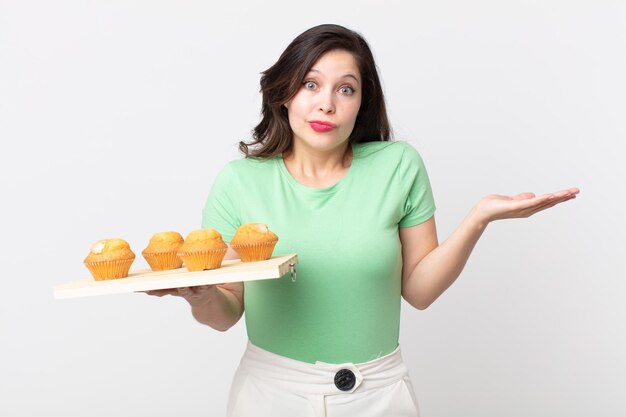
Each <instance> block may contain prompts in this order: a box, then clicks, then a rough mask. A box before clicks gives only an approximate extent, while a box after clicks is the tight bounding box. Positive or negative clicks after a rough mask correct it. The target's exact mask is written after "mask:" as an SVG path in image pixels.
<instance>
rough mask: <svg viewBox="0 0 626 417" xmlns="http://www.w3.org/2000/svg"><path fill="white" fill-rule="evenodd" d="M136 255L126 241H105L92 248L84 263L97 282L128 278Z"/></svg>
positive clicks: (100, 241) (95, 244) (98, 242)
mask: <svg viewBox="0 0 626 417" xmlns="http://www.w3.org/2000/svg"><path fill="white" fill-rule="evenodd" d="M134 260H135V254H134V253H133V251H132V250H131V249H130V245H129V244H128V242H126V241H125V240H124V239H103V240H99V241H97V242H96V243H94V244H93V245H92V246H91V250H90V251H89V255H87V257H86V258H85V260H84V261H83V263H84V264H85V266H86V267H87V268H88V269H89V271H90V272H91V275H93V277H94V279H95V280H96V281H102V280H106V279H117V278H126V277H127V276H128V270H129V269H130V265H131V264H132V263H133V261H134Z"/></svg>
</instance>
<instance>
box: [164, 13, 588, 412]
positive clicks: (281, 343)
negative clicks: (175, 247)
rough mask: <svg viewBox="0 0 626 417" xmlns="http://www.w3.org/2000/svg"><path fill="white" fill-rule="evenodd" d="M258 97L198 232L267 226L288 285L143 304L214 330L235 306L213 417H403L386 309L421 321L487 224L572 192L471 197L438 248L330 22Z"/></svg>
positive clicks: (375, 88)
mask: <svg viewBox="0 0 626 417" xmlns="http://www.w3.org/2000/svg"><path fill="white" fill-rule="evenodd" d="M261 91H262V94H263V106H262V116H263V117H262V120H261V122H260V123H259V125H258V126H257V127H256V128H255V130H254V140H253V141H252V142H251V143H244V142H242V143H240V149H241V150H242V151H243V153H244V154H245V155H246V158H244V159H242V160H238V161H233V162H231V163H230V164H228V165H227V166H226V167H225V169H224V170H223V171H222V172H221V173H220V174H219V175H218V177H217V179H216V181H215V183H214V184H213V188H212V190H211V193H210V195H209V198H208V200H207V203H206V206H205V209H204V213H203V227H213V228H216V229H217V230H218V231H219V232H220V233H222V235H223V237H224V239H225V240H226V241H230V239H232V237H233V235H234V232H235V230H236V228H237V227H238V226H239V225H241V224H244V223H254V222H258V223H265V224H268V225H269V227H270V228H271V229H272V230H273V231H274V232H275V233H276V234H277V235H278V236H279V237H280V240H279V242H278V245H277V247H276V249H275V253H298V255H299V265H298V279H297V281H296V282H292V281H291V280H290V279H289V277H283V278H281V279H277V280H264V281H253V282H246V283H245V285H244V284H243V283H234V284H224V285H215V286H204V287H194V288H181V289H177V290H165V291H159V292H152V294H155V295H164V294H172V295H180V296H183V297H184V298H185V299H186V300H187V301H188V302H189V303H190V305H191V307H192V312H193V315H194V317H195V318H196V319H197V320H198V321H200V322H201V323H204V324H207V325H209V326H211V327H213V328H215V329H218V330H226V329H228V328H230V327H231V326H232V325H234V324H235V323H236V322H237V321H238V320H239V319H240V318H241V316H242V315H243V312H244V305H245V311H246V325H247V331H248V337H249V340H250V341H249V344H248V348H247V350H246V353H245V354H244V357H243V359H242V361H241V365H240V367H239V369H238V371H237V374H236V375H235V379H234V382H233V385H232V388H231V394H230V400H229V406H228V415H229V416H296V415H297V416H326V415H329V416H331V415H332V416H416V415H418V410H417V402H416V401H415V396H414V394H413V388H412V385H411V382H410V379H409V377H408V373H407V370H406V367H405V365H404V364H403V362H402V358H401V354H400V349H399V346H398V338H399V322H400V301H401V298H400V297H401V296H402V297H404V299H405V300H406V301H407V302H409V303H410V304H411V305H412V306H414V307H416V308H418V309H425V308H426V307H428V306H429V305H430V304H431V303H432V302H433V301H434V300H435V299H437V297H439V296H440V295H441V294H442V293H443V292H444V291H445V290H446V289H447V288H448V287H449V286H450V285H451V284H452V283H453V282H454V280H455V279H456V278H457V277H458V276H459V274H460V272H461V270H462V269H463V267H464V265H465V262H466V261H467V259H468V257H469V255H470V253H471V251H472V249H473V247H474V245H475V244H476V242H477V241H478V239H479V237H480V236H481V234H482V232H483V231H484V229H485V227H486V226H487V224H489V222H491V221H494V220H497V219H505V218H515V217H528V216H530V215H532V214H534V213H536V212H538V211H541V210H544V209H547V208H549V207H552V206H554V205H556V204H558V203H561V202H564V201H567V200H570V199H572V198H575V196H576V194H577V193H578V190H577V189H575V188H572V189H568V190H564V191H560V192H557V193H553V194H547V195H543V196H538V197H537V196H535V195H533V194H532V193H523V194H520V195H517V196H514V197H507V196H496V195H492V196H488V197H485V198H483V199H482V200H481V201H480V202H479V203H478V204H477V205H476V206H474V207H473V208H472V210H471V211H470V212H469V214H468V215H467V217H466V218H465V220H464V221H463V222H462V224H461V225H460V227H459V228H458V229H457V230H456V231H455V232H454V233H453V234H452V235H451V236H450V237H449V238H448V240H446V241H445V242H444V243H442V244H441V245H439V243H438V240H437V234H436V228H435V219H434V216H433V214H434V211H435V205H434V201H433V196H432V191H431V189H430V184H429V181H428V176H427V173H426V170H425V168H424V165H423V162H422V160H421V158H420V156H419V154H418V153H417V151H416V150H415V149H413V148H412V147H411V146H410V145H408V144H406V143H404V142H392V141H390V127H389V123H388V120H387V114H386V109H385V102H384V97H383V93H382V88H381V84H380V80H379V78H378V74H377V70H376V66H375V63H374V59H373V57H372V53H371V51H370V49H369V47H368V45H367V43H366V41H365V40H364V39H363V38H362V37H361V36H360V35H359V34H357V33H355V32H353V31H351V30H348V29H346V28H344V27H341V26H337V25H321V26H317V27H314V28H311V29H309V30H307V31H305V32H304V33H302V34H301V35H299V36H298V37H297V38H296V39H294V41H293V42H292V43H291V44H290V45H289V46H288V47H287V49H286V50H285V51H284V52H283V54H282V55H281V57H280V58H279V60H278V61H277V62H276V64H274V65H273V66H272V67H271V68H269V69H268V70H267V71H265V72H264V73H263V77H262V79H261ZM233 255H234V253H233V252H232V251H230V249H229V252H228V254H227V256H228V257H236V255H235V256H233ZM244 288H245V290H244ZM244 300H245V301H244Z"/></svg>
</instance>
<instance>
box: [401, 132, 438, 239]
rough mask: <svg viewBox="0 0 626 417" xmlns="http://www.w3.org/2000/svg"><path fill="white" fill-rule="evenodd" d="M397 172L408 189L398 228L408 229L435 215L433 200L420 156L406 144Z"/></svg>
mask: <svg viewBox="0 0 626 417" xmlns="http://www.w3.org/2000/svg"><path fill="white" fill-rule="evenodd" d="M399 170H400V172H401V177H402V182H403V184H405V185H406V187H407V188H408V189H407V190H406V200H405V201H404V208H403V212H402V218H401V219H400V222H399V223H398V226H399V227H410V226H415V225H417V224H420V223H423V222H425V221H426V220H428V219H430V218H431V217H432V216H433V214H434V213H435V199H434V197H433V191H432V188H431V186H430V181H429V179H428V173H427V172H426V167H425V166H424V161H423V160H422V157H421V156H420V154H419V153H418V152H417V150H415V148H413V147H412V146H411V145H409V144H407V145H406V149H405V151H404V153H403V154H402V159H401V161H400V167H399Z"/></svg>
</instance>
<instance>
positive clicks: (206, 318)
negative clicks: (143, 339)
mask: <svg viewBox="0 0 626 417" xmlns="http://www.w3.org/2000/svg"><path fill="white" fill-rule="evenodd" d="M235 258H238V255H237V253H236V252H235V251H234V250H232V249H231V247H230V245H229V246H228V251H227V252H226V256H225V257H224V259H235ZM147 293H148V294H149V295H156V296H159V297H161V296H164V295H174V296H179V297H183V298H184V299H185V300H187V302H188V303H189V305H190V306H191V313H192V314H193V317H194V318H195V319H196V320H197V321H198V322H200V323H202V324H206V325H207V326H210V327H212V328H214V329H216V330H219V331H226V330H228V329H230V328H231V327H232V326H234V325H235V323H237V322H238V321H239V319H240V318H241V316H242V315H243V309H244V306H243V282H232V283H228V284H216V285H202V286H198V287H183V288H172V289H167V290H156V291H147Z"/></svg>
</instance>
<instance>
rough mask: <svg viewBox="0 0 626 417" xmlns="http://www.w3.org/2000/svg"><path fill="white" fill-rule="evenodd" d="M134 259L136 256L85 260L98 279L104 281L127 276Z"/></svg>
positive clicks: (92, 273)
mask: <svg viewBox="0 0 626 417" xmlns="http://www.w3.org/2000/svg"><path fill="white" fill-rule="evenodd" d="M134 260H135V258H131V259H120V260H115V261H96V262H84V264H85V266H86V267H87V269H89V272H91V275H92V276H93V277H94V279H95V280H96V281H104V280H107V279H117V278H126V277H127V276H128V270H129V269H130V266H131V265H132V263H133V261H134Z"/></svg>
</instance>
